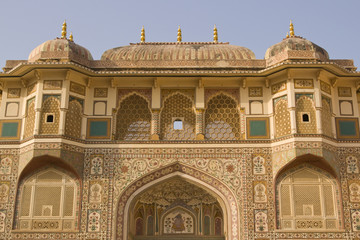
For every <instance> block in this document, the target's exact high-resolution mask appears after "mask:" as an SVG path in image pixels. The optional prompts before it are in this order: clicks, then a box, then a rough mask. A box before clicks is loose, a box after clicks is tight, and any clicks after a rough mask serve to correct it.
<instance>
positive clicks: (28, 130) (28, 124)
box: [24, 99, 35, 138]
mask: <svg viewBox="0 0 360 240" xmlns="http://www.w3.org/2000/svg"><path fill="white" fill-rule="evenodd" d="M34 127H35V99H31V100H29V101H28V106H27V114H26V120H25V131H24V138H28V137H30V136H32V135H34Z"/></svg>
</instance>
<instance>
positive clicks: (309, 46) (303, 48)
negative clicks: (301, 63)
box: [265, 36, 329, 65]
mask: <svg viewBox="0 0 360 240" xmlns="http://www.w3.org/2000/svg"><path fill="white" fill-rule="evenodd" d="M265 59H266V60H267V65H273V64H276V63H278V62H281V61H283V60H287V59H309V60H310V59H311V60H320V61H326V60H328V59H329V54H328V53H327V51H326V50H325V49H323V48H321V47H319V46H318V45H316V44H315V43H313V42H311V41H309V40H306V39H304V38H301V37H298V36H293V37H289V38H285V39H284V40H283V41H281V42H279V43H277V44H275V45H273V46H271V47H270V48H268V49H267V50H266V53H265Z"/></svg>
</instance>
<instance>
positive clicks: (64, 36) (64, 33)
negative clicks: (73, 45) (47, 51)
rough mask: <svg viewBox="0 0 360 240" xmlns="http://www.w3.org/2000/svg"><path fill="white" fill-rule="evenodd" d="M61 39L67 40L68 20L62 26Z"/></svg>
mask: <svg viewBox="0 0 360 240" xmlns="http://www.w3.org/2000/svg"><path fill="white" fill-rule="evenodd" d="M61 38H63V39H66V20H65V21H64V23H63V25H62V31H61Z"/></svg>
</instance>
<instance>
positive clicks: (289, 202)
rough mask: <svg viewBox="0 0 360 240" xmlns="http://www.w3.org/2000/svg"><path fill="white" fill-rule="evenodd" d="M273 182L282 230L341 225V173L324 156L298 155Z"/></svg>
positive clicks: (334, 227)
mask: <svg viewBox="0 0 360 240" xmlns="http://www.w3.org/2000/svg"><path fill="white" fill-rule="evenodd" d="M274 182H275V185H274V188H275V191H274V192H275V197H276V201H275V202H276V209H277V216H276V218H277V227H278V228H279V229H284V230H286V229H287V230H314V231H317V230H319V229H320V230H326V229H329V230H330V229H340V228H341V227H342V220H341V216H342V214H341V209H342V207H341V206H340V205H341V201H340V199H341V191H339V187H340V184H339V173H338V172H337V171H336V170H335V169H334V168H333V166H331V165H330V163H328V162H327V161H326V160H325V159H324V158H322V157H318V156H315V155H312V154H305V155H302V156H299V157H297V158H295V159H294V160H292V161H291V162H289V163H288V164H287V165H285V166H283V167H282V168H281V169H280V170H279V171H278V173H277V174H276V176H275V180H274Z"/></svg>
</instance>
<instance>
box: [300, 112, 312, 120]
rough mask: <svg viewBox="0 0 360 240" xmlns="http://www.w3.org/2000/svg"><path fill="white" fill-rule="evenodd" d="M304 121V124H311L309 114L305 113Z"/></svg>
mask: <svg viewBox="0 0 360 240" xmlns="http://www.w3.org/2000/svg"><path fill="white" fill-rule="evenodd" d="M302 121H303V122H310V117H309V114H307V113H303V115H302Z"/></svg>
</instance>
